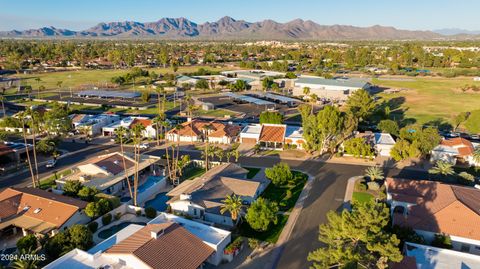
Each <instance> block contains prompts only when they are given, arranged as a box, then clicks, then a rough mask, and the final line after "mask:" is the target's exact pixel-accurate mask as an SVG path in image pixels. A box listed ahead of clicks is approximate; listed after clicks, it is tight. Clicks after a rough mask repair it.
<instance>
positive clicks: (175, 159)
mask: <svg viewBox="0 0 480 269" xmlns="http://www.w3.org/2000/svg"><path fill="white" fill-rule="evenodd" d="M175 129H176V130H177V132H179V131H180V130H181V129H183V125H181V124H178V125H177V126H175ZM175 148H177V153H176V154H175V151H174V148H172V157H173V159H172V161H173V163H172V166H173V179H174V180H175V181H176V183H179V182H178V169H179V166H178V162H179V161H178V157H179V156H180V135H177V145H176V146H175Z"/></svg>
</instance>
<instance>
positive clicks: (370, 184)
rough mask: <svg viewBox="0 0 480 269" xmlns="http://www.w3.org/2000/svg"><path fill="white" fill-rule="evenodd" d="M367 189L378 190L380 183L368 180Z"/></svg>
mask: <svg viewBox="0 0 480 269" xmlns="http://www.w3.org/2000/svg"><path fill="white" fill-rule="evenodd" d="M367 185H368V189H369V190H372V191H378V190H379V189H380V185H379V184H378V183H377V182H375V181H370V182H368V183H367Z"/></svg>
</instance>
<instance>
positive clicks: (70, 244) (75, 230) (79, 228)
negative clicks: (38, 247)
mask: <svg viewBox="0 0 480 269" xmlns="http://www.w3.org/2000/svg"><path fill="white" fill-rule="evenodd" d="M92 245H93V236H92V232H91V231H90V230H89V229H88V228H87V227H86V226H84V225H80V224H75V225H73V226H71V227H70V228H68V229H67V230H65V231H61V232H59V233H58V234H56V235H55V236H54V237H52V238H50V239H48V241H47V243H46V245H45V251H46V253H47V255H48V256H49V257H50V258H51V259H56V258H58V257H59V256H61V255H63V254H65V253H67V252H69V251H71V250H72V249H74V248H79V249H81V250H87V249H89V248H90V247H91V246H92Z"/></svg>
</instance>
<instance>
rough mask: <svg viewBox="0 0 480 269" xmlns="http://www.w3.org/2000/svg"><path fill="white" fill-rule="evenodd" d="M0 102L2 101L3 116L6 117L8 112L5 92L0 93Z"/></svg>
mask: <svg viewBox="0 0 480 269" xmlns="http://www.w3.org/2000/svg"><path fill="white" fill-rule="evenodd" d="M0 102H1V103H2V112H3V118H5V117H6V116H7V112H5V95H4V94H3V93H0Z"/></svg>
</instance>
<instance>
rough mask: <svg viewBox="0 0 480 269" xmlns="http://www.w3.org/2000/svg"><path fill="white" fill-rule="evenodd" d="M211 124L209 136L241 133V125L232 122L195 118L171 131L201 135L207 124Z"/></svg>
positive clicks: (186, 134) (231, 135)
mask: <svg viewBox="0 0 480 269" xmlns="http://www.w3.org/2000/svg"><path fill="white" fill-rule="evenodd" d="M207 125H208V126H210V130H209V134H208V136H209V137H219V138H220V137H224V136H227V137H235V136H237V135H238V134H239V133H240V127H239V126H236V125H231V124H224V123H221V122H218V121H202V120H193V121H189V122H184V123H182V125H181V126H182V128H180V129H172V130H170V131H169V133H174V134H180V135H181V136H199V135H201V134H202V133H204V132H205V128H206V126H207Z"/></svg>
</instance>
